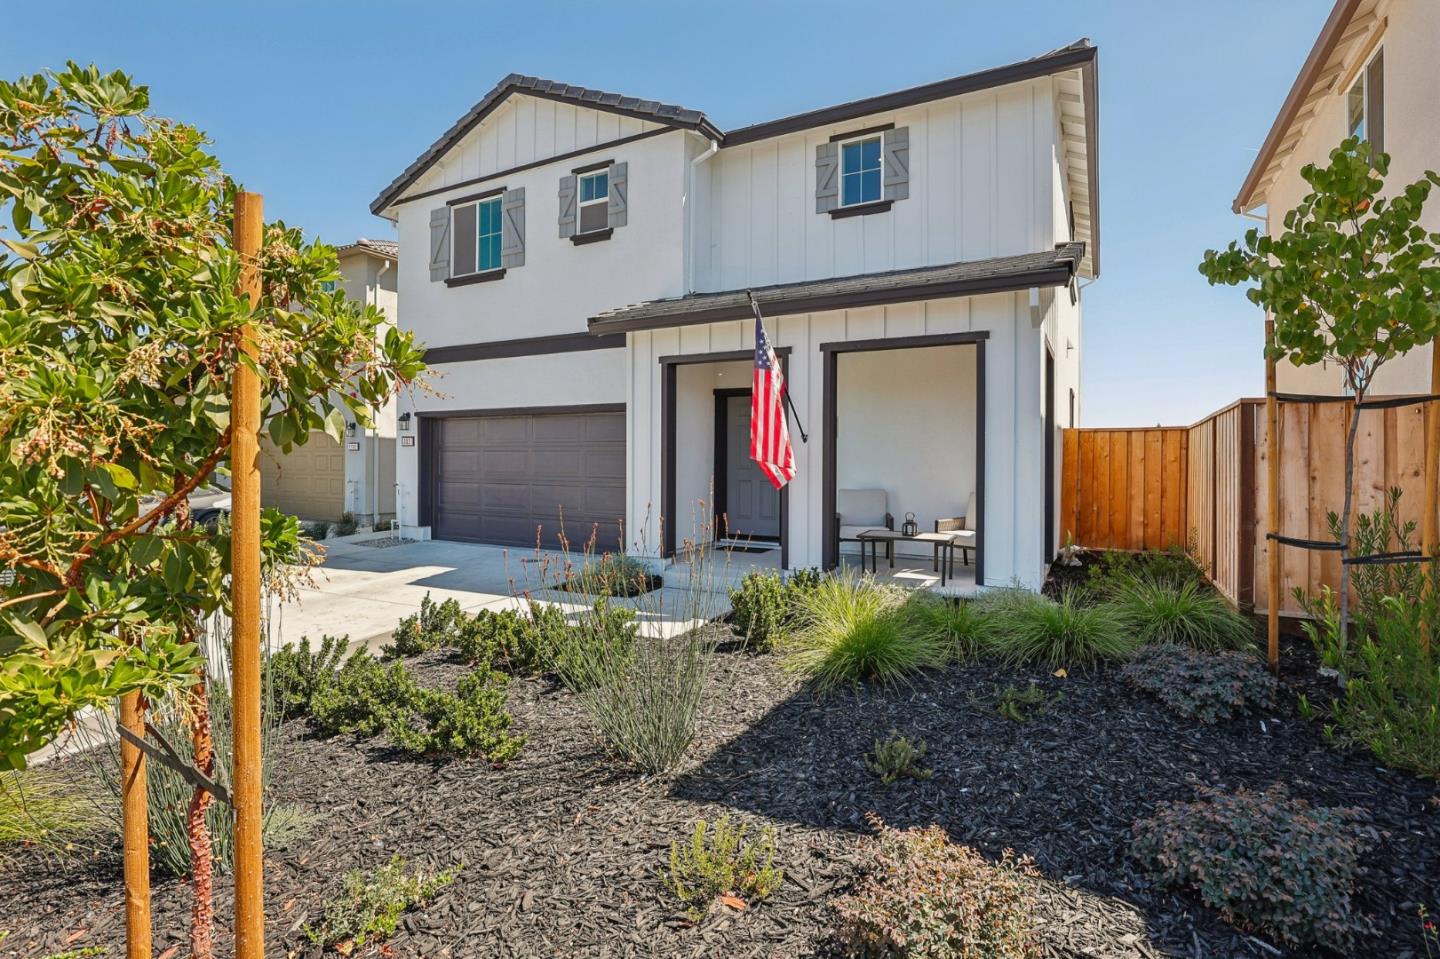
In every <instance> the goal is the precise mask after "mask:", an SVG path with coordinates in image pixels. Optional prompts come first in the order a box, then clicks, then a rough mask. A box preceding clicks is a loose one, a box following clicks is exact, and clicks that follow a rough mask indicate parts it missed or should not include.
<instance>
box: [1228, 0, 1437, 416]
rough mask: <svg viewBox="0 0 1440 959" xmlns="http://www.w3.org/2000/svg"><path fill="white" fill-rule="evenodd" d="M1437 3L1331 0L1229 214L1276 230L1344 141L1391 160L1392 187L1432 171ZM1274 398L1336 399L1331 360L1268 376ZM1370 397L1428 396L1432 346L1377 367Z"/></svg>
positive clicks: (1431, 223) (1433, 219)
mask: <svg viewBox="0 0 1440 959" xmlns="http://www.w3.org/2000/svg"><path fill="white" fill-rule="evenodd" d="M1437 86H1440V3H1437V2H1436V0H1338V2H1337V3H1336V4H1335V8H1334V9H1333V10H1332V11H1331V12H1330V18H1329V19H1328V20H1326V21H1325V26H1324V28H1323V29H1322V30H1321V31H1320V36H1319V38H1318V39H1316V41H1315V45H1314V47H1313V48H1312V49H1311V50H1310V55H1309V56H1308V57H1307V58H1306V59H1305V64H1304V66H1302V67H1301V68H1300V74H1299V76H1297V77H1296V78H1295V83H1294V85H1293V86H1292V87H1291V88H1290V93H1289V95H1288V96H1287V97H1286V98H1285V102H1284V104H1283V105H1282V106H1281V108H1280V113H1279V115H1278V116H1277V117H1276V118H1275V123H1274V125H1273V126H1271V128H1270V133H1269V135H1267V136H1266V137H1265V142H1264V144H1263V145H1262V146H1261V148H1260V154H1259V156H1257V157H1256V158H1255V163H1254V164H1253V165H1252V166H1251V168H1250V172H1249V174H1248V175H1247V176H1246V177H1245V182H1244V184H1243V185H1242V186H1241V187H1240V193H1239V194H1238V195H1237V196H1236V197H1235V202H1234V205H1233V208H1234V210H1235V212H1236V213H1248V214H1252V215H1253V211H1256V210H1257V209H1259V208H1260V207H1262V206H1263V207H1264V211H1263V213H1262V214H1261V217H1262V218H1263V219H1264V221H1265V228H1266V229H1267V230H1268V231H1269V232H1271V233H1272V234H1274V233H1279V232H1282V231H1283V230H1284V225H1283V219H1284V216H1285V214H1286V213H1287V212H1288V211H1290V210H1291V209H1293V208H1294V207H1295V205H1296V204H1297V203H1299V202H1300V200H1301V199H1303V198H1304V196H1305V194H1307V193H1309V192H1310V189H1309V185H1308V184H1306V183H1305V181H1304V180H1303V179H1301V177H1300V169H1301V168H1302V167H1304V166H1305V165H1306V164H1308V163H1318V164H1323V163H1325V162H1327V157H1328V156H1329V154H1330V151H1331V150H1333V149H1335V147H1336V146H1338V145H1339V143H1340V141H1341V140H1343V139H1345V138H1346V137H1348V136H1359V137H1362V138H1364V139H1367V140H1369V141H1370V142H1371V143H1373V144H1375V145H1376V146H1377V147H1378V148H1380V149H1381V150H1383V151H1384V152H1386V153H1389V154H1390V174H1389V176H1388V177H1387V183H1388V184H1389V185H1391V186H1399V185H1402V184H1408V183H1412V182H1414V181H1415V180H1417V179H1419V178H1420V177H1421V176H1423V175H1424V174H1425V171H1426V170H1436V169H1440V109H1437V108H1436V105H1435V96H1436V90H1437ZM1421 223H1422V224H1423V225H1424V226H1425V227H1426V228H1427V229H1429V230H1440V201H1436V200H1434V199H1433V198H1432V202H1431V203H1430V204H1429V207H1428V209H1427V210H1426V211H1425V215H1424V217H1423V218H1422V220H1421ZM1276 381H1277V385H1278V388H1279V390H1280V391H1281V392H1286V393H1322V394H1339V393H1342V392H1344V381H1343V373H1342V372H1341V371H1340V370H1339V368H1337V367H1336V366H1334V365H1333V364H1325V363H1321V364H1316V365H1314V366H1304V367H1297V366H1294V365H1292V364H1290V363H1285V362H1282V363H1280V364H1279V366H1278V368H1277V370H1276ZM1375 391H1376V392H1378V393H1390V394H1395V393H1429V392H1430V347H1429V346H1428V345H1426V346H1423V347H1420V348H1419V349H1416V350H1412V351H1411V352H1410V353H1408V354H1406V355H1405V356H1402V357H1399V358H1397V359H1395V360H1391V361H1390V362H1389V363H1387V364H1386V365H1385V366H1384V367H1382V368H1381V370H1380V373H1379V375H1378V376H1377V377H1376V381H1375Z"/></svg>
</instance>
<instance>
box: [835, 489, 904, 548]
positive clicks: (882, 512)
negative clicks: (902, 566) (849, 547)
mask: <svg viewBox="0 0 1440 959" xmlns="http://www.w3.org/2000/svg"><path fill="white" fill-rule="evenodd" d="M894 528H895V517H894V516H892V515H890V505H889V503H888V501H887V499H886V496H885V491H884V490H883V489H842V490H836V491H835V530H836V534H835V542H836V544H837V546H838V544H840V543H845V542H852V543H858V542H859V541H860V534H861V533H863V532H865V531H866V530H867V529H894ZM894 550H895V544H894V542H886V544H885V557H886V558H887V559H893V558H894V555H895V552H894Z"/></svg>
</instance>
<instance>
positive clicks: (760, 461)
mask: <svg viewBox="0 0 1440 959" xmlns="http://www.w3.org/2000/svg"><path fill="white" fill-rule="evenodd" d="M750 306H751V308H752V309H753V310H754V311H755V379H754V381H753V382H752V384H751V387H750V458H751V459H752V460H754V461H755V463H756V465H758V466H759V467H760V472H762V473H764V474H765V475H766V476H767V477H768V478H769V480H770V484H771V485H772V486H774V487H775V488H776V489H780V488H781V487H783V486H784V485H785V484H786V483H788V482H790V481H791V480H792V479H794V478H795V451H794V450H793V449H792V448H791V446H790V428H789V426H788V425H787V424H786V422H785V374H784V373H783V372H782V371H781V369H780V361H779V359H777V358H776V356H775V349H774V348H773V347H772V346H771V345H770V338H769V337H768V336H766V335H765V319H764V317H762V316H761V315H760V304H758V303H756V302H755V298H754V297H753V296H752V297H751V298H750Z"/></svg>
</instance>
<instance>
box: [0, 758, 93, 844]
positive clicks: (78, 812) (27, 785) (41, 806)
mask: <svg viewBox="0 0 1440 959" xmlns="http://www.w3.org/2000/svg"><path fill="white" fill-rule="evenodd" d="M104 828H105V819H104V816H103V814H102V812H101V810H100V807H99V806H98V805H97V804H96V803H95V801H94V799H93V798H92V797H90V796H87V795H85V794H84V793H82V792H81V791H80V790H79V789H77V788H76V787H75V786H73V785H72V784H70V783H68V782H67V781H66V780H65V779H64V778H63V777H61V776H59V775H57V774H56V773H54V772H52V771H50V770H47V769H43V768H41V769H28V770H23V771H19V772H8V773H0V866H3V865H4V864H5V863H6V861H7V860H8V859H9V858H10V857H11V855H12V854H13V852H14V851H15V849H16V848H17V847H26V848H30V849H41V850H44V851H45V852H47V853H55V854H59V853H63V852H65V851H66V850H67V847H69V846H71V845H72V844H73V843H76V842H79V841H80V840H82V839H84V838H86V837H88V836H92V835H94V834H95V833H97V832H101V831H102V830H103V829H104Z"/></svg>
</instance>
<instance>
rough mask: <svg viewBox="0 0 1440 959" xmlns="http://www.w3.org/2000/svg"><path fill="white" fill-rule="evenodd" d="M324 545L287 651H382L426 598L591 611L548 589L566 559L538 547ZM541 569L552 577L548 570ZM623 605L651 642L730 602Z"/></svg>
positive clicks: (665, 598) (581, 600)
mask: <svg viewBox="0 0 1440 959" xmlns="http://www.w3.org/2000/svg"><path fill="white" fill-rule="evenodd" d="M325 547H326V555H325V561H324V563H323V564H322V565H321V566H320V567H319V568H318V569H316V570H315V571H314V573H313V576H312V583H311V585H310V586H309V587H308V588H304V589H301V590H300V591H299V596H298V597H297V598H296V599H295V600H293V601H291V602H288V603H285V604H284V605H283V606H280V607H279V608H278V611H279V614H280V615H279V619H278V621H277V622H276V623H275V624H274V628H273V629H272V633H271V635H272V638H273V639H275V640H278V642H279V644H281V645H290V644H292V643H296V642H298V641H299V640H300V637H302V636H309V637H310V638H311V640H312V641H314V640H317V639H319V638H320V637H321V636H324V635H327V634H328V635H332V636H349V638H350V641H351V642H352V643H356V644H358V643H365V644H366V645H370V646H377V645H379V644H380V643H382V642H383V641H384V640H386V639H388V638H389V636H390V633H391V632H392V631H393V630H394V629H395V625H396V624H397V623H398V622H399V621H400V620H401V619H403V618H404V617H406V616H409V615H411V614H412V613H414V612H415V611H417V610H418V609H419V608H420V602H421V600H423V599H424V598H425V596H426V595H427V594H428V595H429V596H430V597H431V598H432V599H433V600H435V601H436V602H443V601H444V600H447V599H454V600H455V601H456V602H457V603H459V604H460V608H461V609H463V610H465V611H466V612H472V613H473V612H475V611H476V610H479V609H495V610H499V609H506V608H510V607H517V606H519V605H521V603H522V602H523V600H521V599H517V597H519V596H525V595H530V596H532V597H533V598H535V599H537V600H541V601H544V602H547V603H551V604H553V605H557V606H559V607H561V608H562V609H564V610H565V611H566V612H567V613H570V614H575V613H578V612H580V611H581V610H583V609H585V608H586V606H587V605H588V603H587V600H586V598H585V597H584V596H582V595H579V594H575V593H568V592H563V591H557V590H551V589H541V588H540V587H541V585H542V583H543V582H544V581H546V579H551V580H553V578H554V576H555V571H558V570H559V569H560V568H561V567H562V566H563V563H564V559H563V557H561V556H559V555H558V554H545V555H544V556H542V557H540V558H538V559H537V557H536V554H535V551H534V550H533V549H506V548H504V547H499V546H482V545H478V544H472V543H450V542H442V541H439V540H427V541H424V542H418V543H404V544H401V545H396V546H383V547H382V546H374V545H364V544H363V543H360V542H355V541H328V542H326V543H325ZM577 561H578V560H577ZM542 564H544V565H545V566H546V567H547V568H546V572H547V573H549V575H548V577H547V576H546V575H543V574H542V572H541V569H540V566H541V565H542ZM706 585H707V586H710V585H711V584H706ZM713 585H714V586H717V587H718V586H719V583H716V584H713ZM615 602H616V604H617V605H625V606H629V607H631V608H633V609H635V610H636V613H637V615H638V617H639V619H640V622H641V629H642V631H643V632H644V633H646V634H649V635H674V634H678V633H681V632H684V631H685V630H687V629H690V628H693V626H695V625H697V624H698V621H699V620H702V619H712V618H714V617H716V616H720V615H723V614H724V613H725V612H727V611H728V610H729V599H728V597H727V596H726V594H725V592H724V590H723V589H719V588H704V589H689V588H680V587H676V586H673V585H672V586H667V587H666V588H664V589H660V590H656V591H655V592H652V593H649V594H646V595H643V596H636V597H631V598H629V599H624V600H616V601H615Z"/></svg>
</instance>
